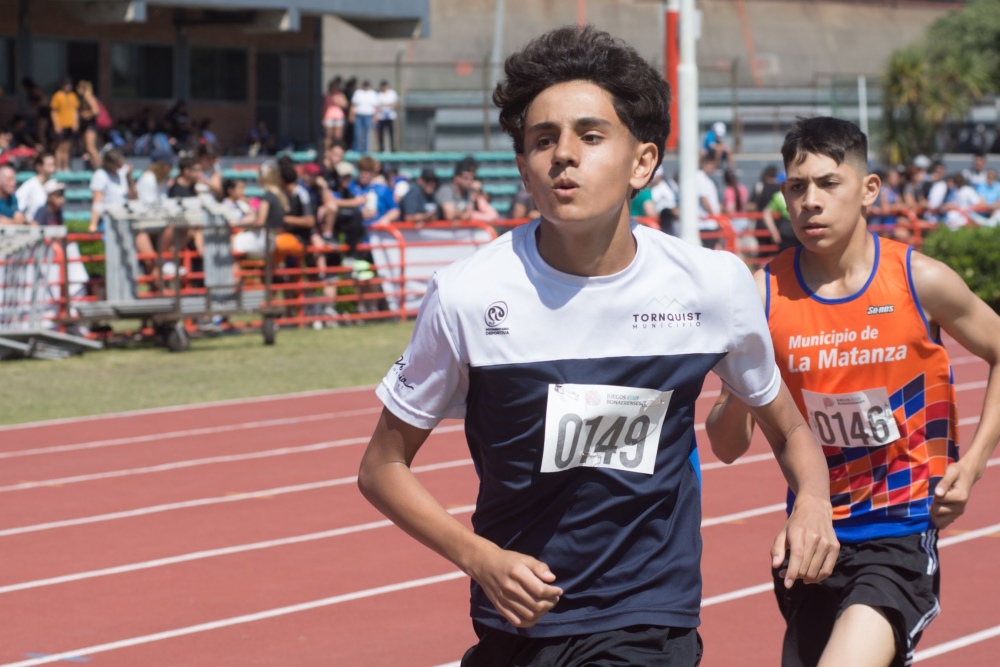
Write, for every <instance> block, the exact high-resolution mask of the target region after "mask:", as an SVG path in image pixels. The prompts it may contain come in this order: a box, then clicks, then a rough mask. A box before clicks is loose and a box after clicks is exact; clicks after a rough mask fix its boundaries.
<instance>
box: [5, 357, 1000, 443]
mask: <svg viewBox="0 0 1000 667" xmlns="http://www.w3.org/2000/svg"><path fill="white" fill-rule="evenodd" d="M973 359H978V358H977V357H973ZM985 387H986V381H985V380H983V381H977V382H966V383H964V384H957V385H955V390H956V392H960V391H968V390H972V389H983V388H985ZM309 393H310V392H307V394H309ZM311 393H313V394H315V393H317V392H311ZM319 393H324V392H319ZM718 395H719V391H718V390H708V391H704V392H702V393H701V395H700V397H699V398H714V397H717V396H718ZM295 396H296V397H298V396H300V395H295ZM208 405H209V406H211V405H212V404H208ZM183 408H184V406H178V407H177V408H176V409H177V410H180V409H183ZM173 409H174V408H171V410H173ZM163 410H165V409H160V411H163ZM381 411H382V406H381V405H377V406H373V407H370V408H359V409H357V410H345V411H342V412H323V413H319V414H312V415H303V416H301V417H285V418H275V419H267V420H262V421H255V422H246V423H235V424H226V425H219V426H206V427H203V428H197V429H188V430H183V431H166V432H162V433H148V434H143V435H136V436H128V437H121V438H111V439H105V440H93V441H89V442H78V443H68V444H64V445H53V446H51V447H38V448H34V449H20V450H12V451H9V452H0V459H9V458H17V457H22V456H36V455H40V454H60V453H63V452H72V451H79V450H87V449H97V448H100V447H114V446H119V445H128V444H141V443H146V442H156V441H158V440H161V439H167V438H183V437H190V436H198V435H211V434H214V433H226V432H229V431H239V430H246V429H253V428H260V427H267V426H283V425H287V424H295V423H300V422H312V421H321V420H325V419H337V418H341V417H344V418H348V417H356V416H364V415H369V414H377V413H380V412H381ZM125 414H127V413H125ZM71 421H72V420H71ZM46 423H48V422H46ZM694 428H695V430H696V431H704V430H705V424H704V423H702V422H699V423H697V424H695V427H694ZM4 429H5V427H2V426H0V432H2V431H3V430H4Z"/></svg>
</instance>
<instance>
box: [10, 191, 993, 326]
mask: <svg viewBox="0 0 1000 667" xmlns="http://www.w3.org/2000/svg"><path fill="white" fill-rule="evenodd" d="M985 212H986V211H984V213H985ZM921 213H922V211H919V210H913V209H905V208H893V209H872V210H870V211H869V218H870V220H872V222H871V223H870V225H869V226H870V228H871V229H873V230H874V231H876V232H877V233H880V234H884V235H894V236H897V237H900V238H904V240H906V241H907V242H909V243H911V244H912V245H914V246H915V247H917V248H919V247H920V245H921V244H922V243H923V240H924V239H925V238H926V236H927V234H928V233H929V232H931V231H933V230H934V229H936V228H937V227H939V225H937V224H936V223H932V222H928V221H927V220H925V219H924V218H922V217H921V215H920V214H921ZM891 216H895V218H896V222H895V223H894V224H886V223H884V222H882V221H881V220H880V219H881V218H888V217H891ZM737 217H738V218H741V219H746V220H750V221H751V222H752V223H754V225H753V227H751V228H750V229H746V230H741V231H737V230H736V229H734V227H733V224H732V220H733V218H737ZM761 217H762V215H761V214H760V213H739V214H738V215H732V216H730V215H718V216H713V219H714V220H715V221H716V222H717V223H718V230H713V231H703V232H702V233H701V237H702V239H703V242H704V243H705V244H706V245H712V246H714V247H716V248H717V249H719V250H726V251H729V252H734V253H737V254H739V255H740V256H741V257H743V259H744V260H745V261H746V262H747V264H748V265H749V266H751V268H758V267H760V266H762V265H763V264H765V263H767V262H768V261H769V260H770V259H771V257H773V255H774V253H775V252H776V250H777V245H776V244H775V243H774V240H773V239H772V238H771V236H770V234H769V232H768V231H766V230H759V229H757V228H756V221H757V220H759V219H760V218H761ZM967 221H968V224H975V222H974V221H973V220H971V219H968V218H967ZM526 222H528V220H527V219H517V220H513V219H512V220H502V221H499V222H497V223H494V224H492V225H490V224H487V223H482V222H474V221H467V222H457V223H453V222H433V223H427V224H424V225H418V224H415V223H393V224H389V225H379V226H376V227H372V228H371V229H370V230H369V231H370V233H371V234H372V237H373V240H372V242H371V243H370V244H366V245H362V246H359V250H360V251H363V252H367V253H371V257H372V258H374V259H375V261H374V262H373V263H371V265H362V266H361V269H360V270H359V268H358V266H352V265H351V264H350V263H349V262H344V263H336V265H334V262H333V261H330V262H329V263H328V265H327V266H326V267H325V268H324V267H321V266H320V264H319V263H318V262H317V261H315V260H316V258H318V257H319V256H321V255H325V256H326V257H327V258H328V259H330V260H335V259H336V256H337V255H339V256H340V257H345V256H346V252H347V250H348V249H347V247H346V246H340V247H333V248H331V247H309V248H307V249H306V255H307V261H303V262H301V266H297V267H291V266H281V267H276V268H275V269H274V271H273V278H274V282H273V284H272V285H271V294H270V295H269V299H268V303H269V305H270V306H273V307H275V308H278V309H279V311H280V313H281V315H279V316H278V317H277V319H276V323H277V324H279V325H283V326H294V327H299V328H302V327H307V326H314V327H317V328H318V327H322V326H325V325H343V324H349V323H356V322H363V321H366V320H384V319H395V320H405V319H407V318H410V317H413V316H414V315H415V314H416V312H417V306H418V304H419V301H420V299H421V298H422V296H423V293H424V289H425V287H426V281H427V280H428V279H429V277H430V275H432V274H433V272H434V271H435V270H437V269H439V268H441V267H443V266H445V265H446V264H448V263H450V262H452V261H454V260H455V259H457V258H458V257H460V256H465V255H468V254H471V253H472V252H474V250H475V249H476V248H477V247H478V246H480V245H482V244H483V243H486V242H488V241H489V240H492V239H493V238H495V237H496V236H497V234H498V233H504V232H506V231H508V230H510V229H513V228H514V227H517V226H519V225H522V224H524V223H526ZM639 222H640V223H642V224H645V225H648V226H650V227H652V228H656V229H658V228H659V222H658V221H657V220H655V219H648V218H642V219H639ZM234 231H236V230H234ZM100 239H101V235H100V234H69V235H68V236H66V237H65V239H54V240H53V241H52V243H53V249H54V250H55V255H54V258H55V259H54V260H53V261H54V262H56V263H57V264H58V266H59V283H60V286H61V287H62V289H60V291H59V294H58V297H57V298H56V299H54V300H53V301H54V303H53V306H54V307H55V308H56V309H57V313H58V315H57V316H56V317H55V318H54V320H55V322H57V323H58V324H60V325H61V326H62V327H63V329H64V330H65V326H66V325H68V324H72V323H73V321H74V317H73V313H74V305H75V304H78V303H80V302H83V301H100V300H101V279H100V278H92V279H91V280H90V281H89V282H88V290H87V292H88V293H87V294H86V295H79V294H77V295H73V294H70V290H69V289H67V286H68V285H69V283H70V280H69V274H70V266H71V265H72V264H73V263H75V262H85V263H98V264H99V263H100V262H102V261H103V260H104V257H103V255H100V254H94V255H89V256H81V257H79V258H75V259H74V258H69V257H67V254H66V252H65V244H66V243H73V242H76V243H85V242H89V241H99V240H100ZM165 256H167V255H165ZM236 257H237V261H236V263H235V268H234V271H235V274H236V275H235V278H236V279H238V280H239V281H241V284H242V285H244V286H245V287H246V289H265V287H264V284H265V275H264V264H265V263H264V261H263V260H261V259H260V258H250V257H242V256H238V255H237V256H236ZM139 259H140V261H142V260H155V259H157V258H156V256H155V255H154V256H150V255H140V256H139ZM176 259H177V262H178V264H179V265H180V266H182V267H184V270H183V271H181V275H180V276H179V277H178V278H177V280H176V281H175V282H171V283H169V284H167V285H163V284H161V283H160V282H158V281H157V280H156V279H155V278H154V276H151V275H145V276H142V277H141V278H139V281H140V283H141V284H142V285H143V289H144V290H145V292H144V293H143V294H141V295H140V297H146V296H148V297H156V296H165V295H174V294H176V293H177V292H175V291H174V288H175V287H176V288H177V289H179V290H180V292H179V293H180V294H181V295H185V296H187V295H203V294H205V289H204V287H203V286H202V285H201V282H202V279H203V277H204V274H203V273H202V272H201V271H199V270H197V269H198V265H199V258H198V256H197V254H196V253H195V252H193V251H190V250H184V251H182V252H181V253H180V256H179V257H178V258H176ZM0 263H2V262H0ZM198 324H199V323H197V322H193V321H189V322H188V327H189V329H190V330H192V331H194V330H196V329H197V328H198ZM255 324H257V323H255V322H252V321H242V320H241V321H240V322H234V323H233V324H232V326H233V327H234V328H238V327H241V326H253V325H255Z"/></svg>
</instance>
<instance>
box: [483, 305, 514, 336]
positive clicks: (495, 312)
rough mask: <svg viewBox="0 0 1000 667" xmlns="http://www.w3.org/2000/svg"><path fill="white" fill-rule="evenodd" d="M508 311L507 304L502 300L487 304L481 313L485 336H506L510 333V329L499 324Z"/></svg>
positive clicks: (505, 317) (504, 318)
mask: <svg viewBox="0 0 1000 667" xmlns="http://www.w3.org/2000/svg"><path fill="white" fill-rule="evenodd" d="M508 312H510V311H509V310H508V308H507V304H506V303H504V302H503V301H494V302H493V303H491V304H490V305H489V307H488V308H487V309H486V313H484V314H483V319H484V320H485V321H486V335H487V336H507V335H509V334H510V329H508V328H507V327H502V326H500V325H501V324H503V323H504V321H505V320H506V319H507V313H508Z"/></svg>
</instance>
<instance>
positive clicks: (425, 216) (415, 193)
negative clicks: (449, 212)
mask: <svg viewBox="0 0 1000 667" xmlns="http://www.w3.org/2000/svg"><path fill="white" fill-rule="evenodd" d="M437 188H438V177H437V174H436V173H435V172H434V170H433V169H424V170H422V171H421V172H420V176H418V177H417V181H416V184H415V185H413V186H411V187H410V189H409V191H408V192H407V193H406V195H404V196H403V198H402V199H401V200H400V202H399V215H400V218H402V219H403V220H404V221H405V222H415V223H417V224H423V223H427V222H433V221H435V220H441V219H442V217H443V216H442V215H441V209H440V207H439V206H438V204H437V202H436V201H435V199H434V195H435V193H436V192H437Z"/></svg>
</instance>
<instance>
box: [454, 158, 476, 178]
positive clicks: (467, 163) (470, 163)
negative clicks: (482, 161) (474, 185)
mask: <svg viewBox="0 0 1000 667" xmlns="http://www.w3.org/2000/svg"><path fill="white" fill-rule="evenodd" d="M467 171H471V172H472V173H476V172H477V171H479V163H478V162H476V158H474V157H472V156H471V155H467V156H465V157H464V158H462V159H461V160H459V161H458V162H456V163H455V175H456V176H458V175H459V174H464V173H465V172H467Z"/></svg>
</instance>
